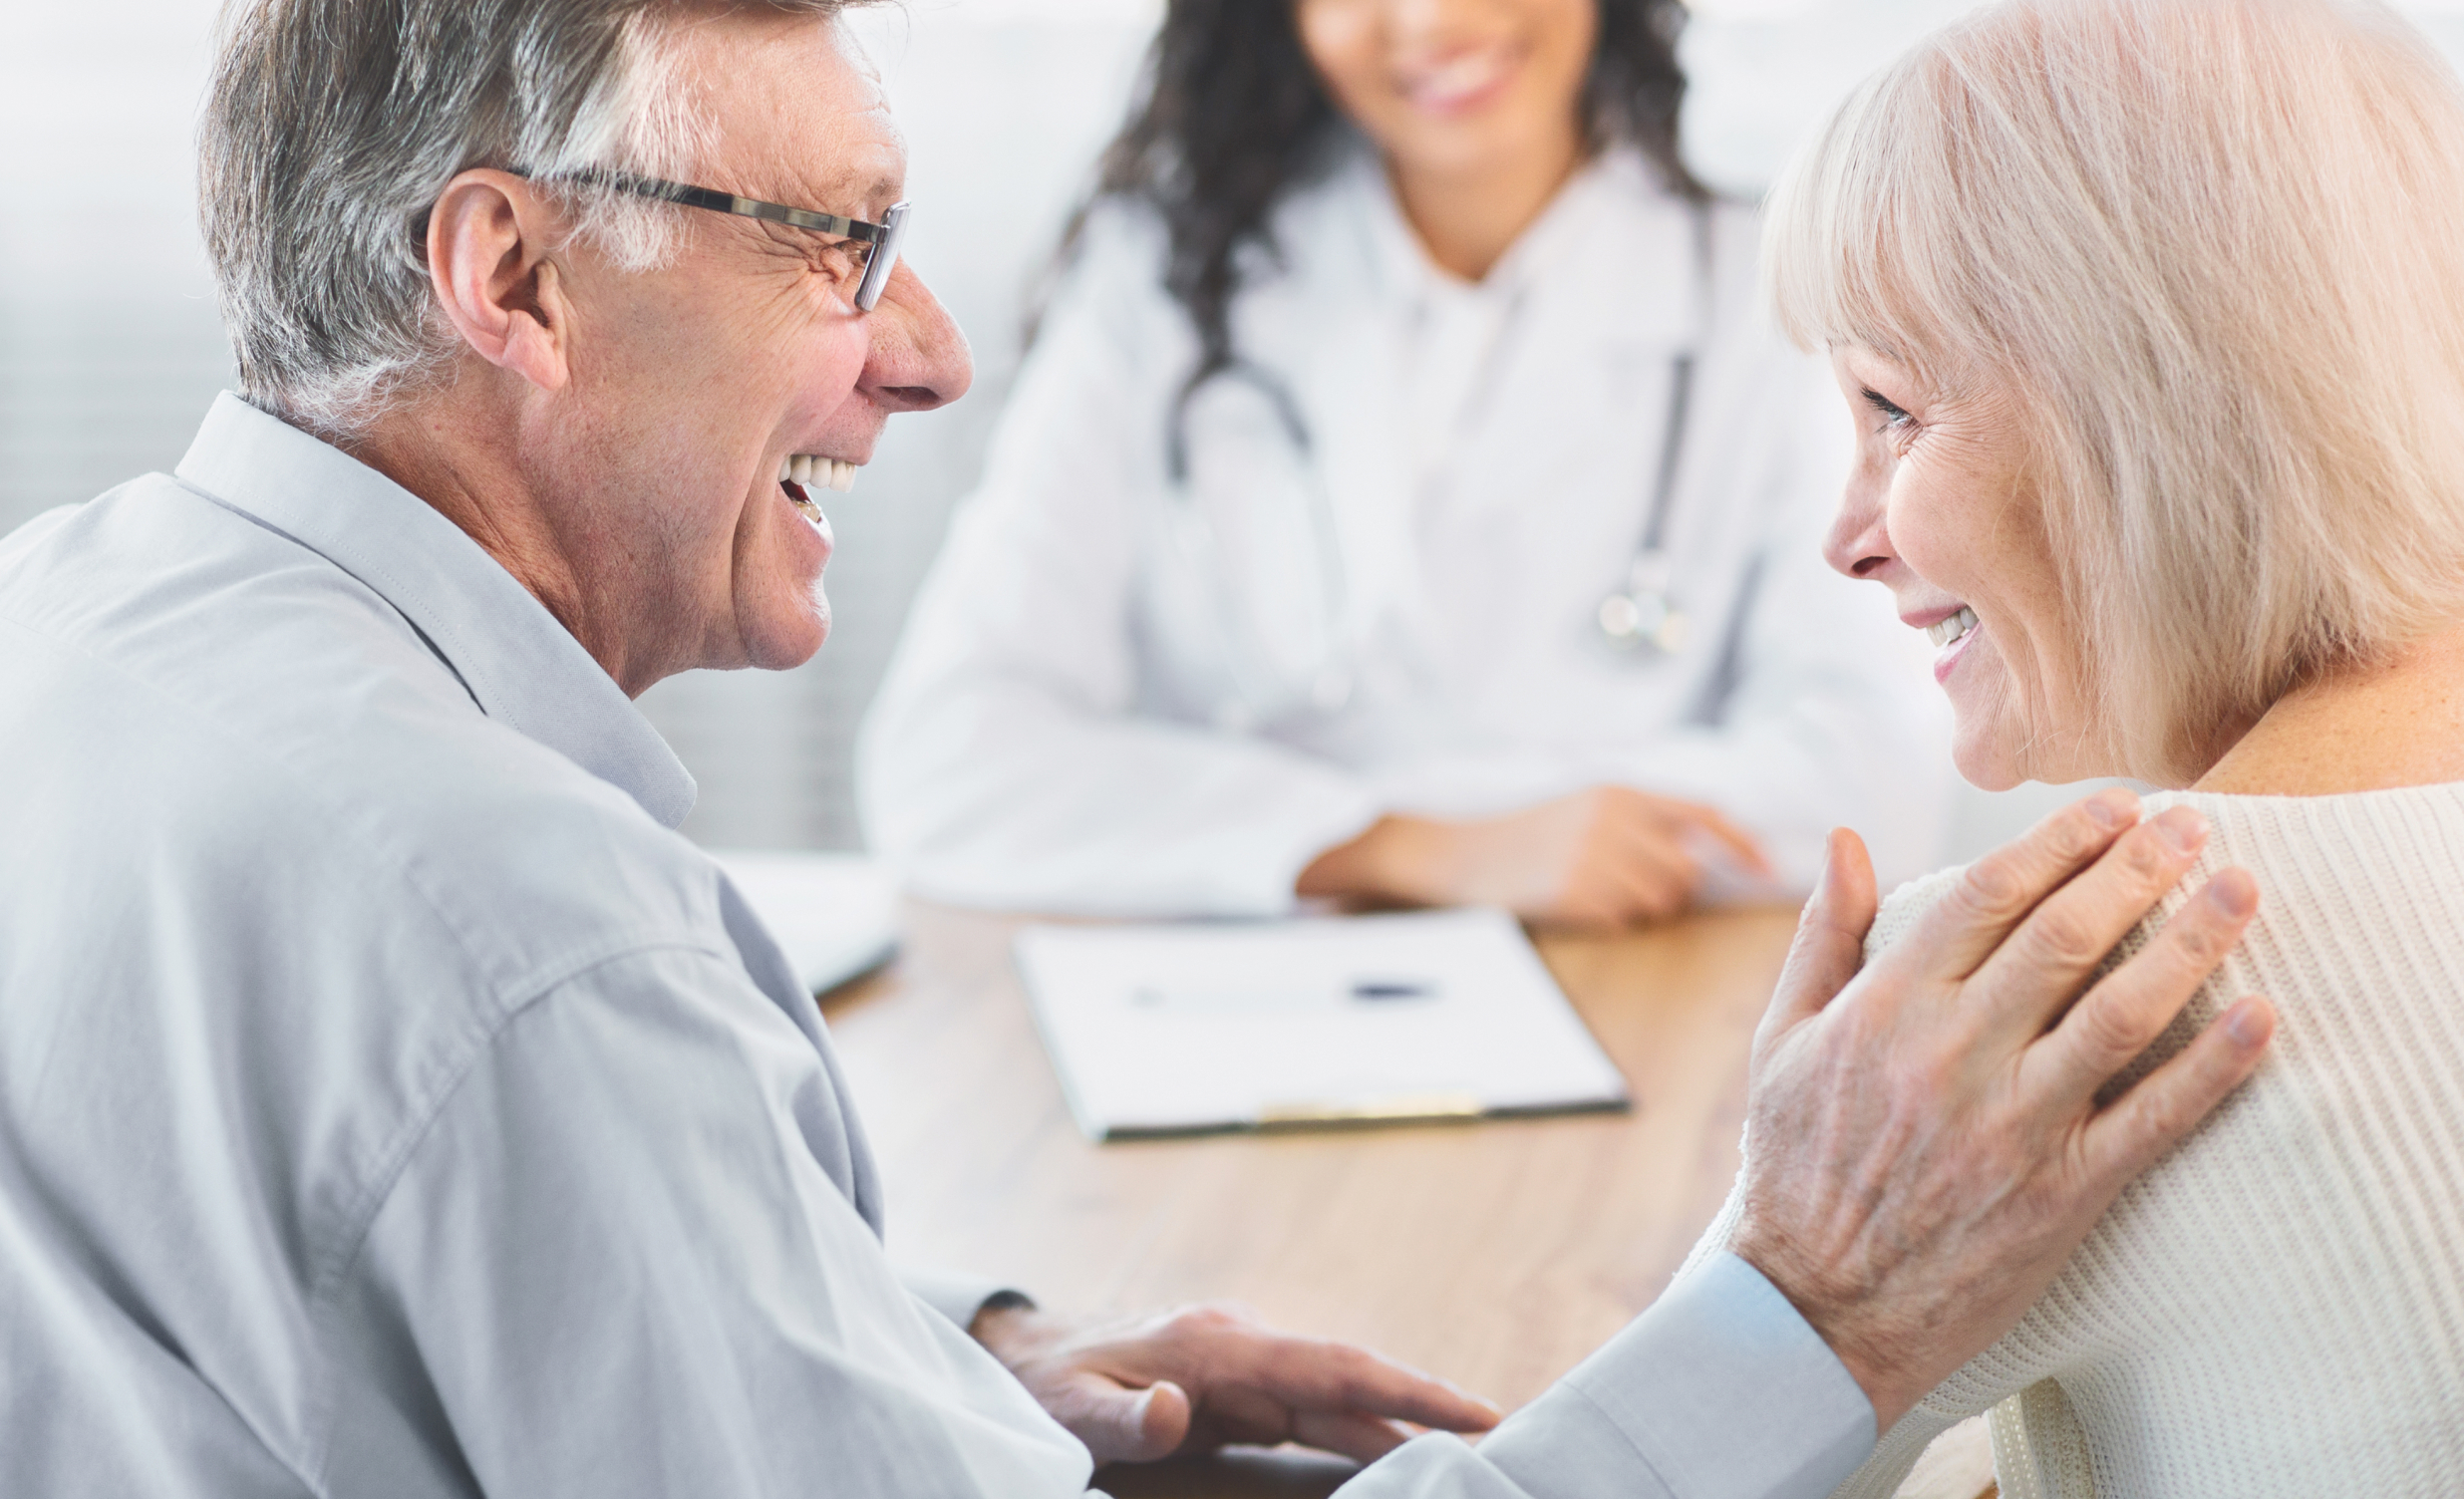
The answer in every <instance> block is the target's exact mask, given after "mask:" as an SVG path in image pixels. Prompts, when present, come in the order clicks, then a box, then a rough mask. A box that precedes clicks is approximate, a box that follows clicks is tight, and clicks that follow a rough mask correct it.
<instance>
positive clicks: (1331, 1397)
mask: <svg viewBox="0 0 2464 1499" xmlns="http://www.w3.org/2000/svg"><path fill="white" fill-rule="evenodd" d="M968 1331H970V1332H971V1333H973V1334H974V1335H975V1338H976V1341H977V1342H978V1343H981V1344H983V1345H984V1346H985V1348H986V1349H990V1350H991V1351H992V1353H993V1356H995V1357H997V1358H999V1359H1000V1360H1001V1361H1002V1362H1003V1363H1004V1364H1005V1365H1007V1366H1008V1368H1009V1370H1010V1372H1011V1373H1013V1374H1015V1375H1017V1376H1018V1380H1019V1382H1020V1383H1021V1384H1024V1385H1026V1386H1027V1389H1028V1392H1029V1393H1031V1394H1033V1395H1034V1396H1035V1397H1036V1401H1037V1403H1039V1404H1041V1405H1042V1406H1043V1407H1044V1408H1045V1409H1046V1410H1047V1411H1049V1412H1050V1413H1051V1414H1052V1416H1053V1418H1054V1419H1055V1420H1057V1421H1059V1422H1061V1424H1062V1425H1063V1426H1065V1427H1067V1428H1068V1429H1069V1431H1070V1434H1071V1435H1073V1436H1075V1437H1077V1438H1078V1440H1079V1441H1082V1442H1084V1443H1085V1444H1086V1448H1087V1450H1088V1451H1089V1452H1091V1453H1093V1454H1094V1458H1095V1462H1096V1464H1097V1465H1098V1466H1100V1465H1101V1464H1103V1463H1107V1462H1152V1461H1154V1460H1156V1459H1158V1458H1163V1457H1170V1456H1172V1455H1173V1454H1175V1453H1179V1452H1199V1451H1207V1450H1211V1449H1212V1448H1215V1447H1220V1446H1223V1445H1224V1444H1226V1443H1229V1442H1240V1443H1254V1444H1258V1445H1263V1446H1272V1445H1274V1444H1276V1443H1278V1442H1284V1441H1296V1442H1301V1443H1304V1444H1306V1445H1308V1446H1312V1447H1323V1448H1325V1449H1326V1450H1328V1451H1330V1452H1340V1453H1342V1454H1343V1455H1345V1456H1346V1457H1351V1458H1354V1459H1357V1460H1359V1461H1361V1462H1370V1461H1373V1460H1375V1459H1376V1458H1379V1457H1382V1456H1384V1455H1385V1454H1386V1453H1387V1452H1389V1451H1391V1450H1393V1449H1394V1448H1395V1447H1398V1446H1400V1445H1402V1443H1404V1442H1405V1441H1408V1440H1410V1438H1411V1437H1412V1435H1413V1434H1414V1433H1413V1431H1412V1430H1411V1429H1410V1428H1408V1427H1405V1426H1403V1425H1400V1424H1398V1423H1399V1422H1404V1421H1408V1422H1411V1423H1413V1425H1416V1426H1426V1427H1435V1428H1437V1429H1439V1430H1442V1431H1486V1430H1487V1429H1488V1428H1489V1427H1491V1426H1494V1425H1496V1424H1497V1420H1498V1416H1499V1414H1500V1412H1499V1411H1498V1409H1497V1407H1495V1406H1494V1405H1491V1404H1489V1403H1488V1402H1487V1401H1485V1400H1479V1399H1474V1398H1473V1397H1471V1396H1469V1395H1466V1394H1464V1393H1463V1392H1462V1391H1460V1390H1458V1389H1456V1388H1454V1387H1453V1386H1452V1385H1450V1384H1446V1383H1442V1382H1440V1381H1438V1380H1435V1379H1431V1378H1428V1377H1427V1376H1425V1375H1423V1374H1418V1373H1414V1372H1413V1371H1412V1370H1410V1369H1407V1368H1405V1367H1403V1366H1402V1365H1401V1364H1399V1363H1394V1362H1392V1361H1390V1360H1388V1359H1386V1358H1382V1357H1380V1356H1379V1355H1378V1354H1376V1353H1372V1352H1370V1351H1368V1350H1367V1349H1358V1348H1354V1347H1352V1346H1351V1345H1349V1344H1342V1343H1329V1342H1325V1341H1323V1340H1320V1339H1315V1338H1295V1337H1292V1336H1290V1335H1288V1334H1283V1333H1277V1332H1275V1331H1273V1330H1272V1329H1270V1328H1268V1327H1266V1326H1265V1325H1263V1324H1261V1323H1259V1322H1258V1321H1257V1320H1256V1319H1254V1318H1252V1317H1250V1316H1248V1315H1247V1314H1245V1313H1242V1312H1238V1311H1234V1310H1231V1309H1227V1308H1220V1307H1193V1308H1188V1309H1185V1310H1182V1311H1178V1312H1172V1313H1168V1314H1165V1315H1162V1316H1158V1317H1151V1318H1147V1319H1144V1320H1133V1321H1128V1322H1121V1323H1113V1324H1107V1325H1092V1326H1090V1325H1084V1324H1079V1323H1076V1322H1073V1321H1070V1320H1068V1319H1065V1318H1059V1317H1055V1316H1053V1315H1052V1314H1050V1313H1047V1312H1044V1311H1041V1310H1039V1309H1037V1308H1033V1307H1000V1308H992V1309H988V1310H986V1311H984V1312H982V1313H980V1314H978V1315H977V1317H976V1320H975V1325H974V1326H973V1327H972V1328H970V1329H969V1330H968Z"/></svg>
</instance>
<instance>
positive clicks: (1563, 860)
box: [1295, 786, 1771, 930]
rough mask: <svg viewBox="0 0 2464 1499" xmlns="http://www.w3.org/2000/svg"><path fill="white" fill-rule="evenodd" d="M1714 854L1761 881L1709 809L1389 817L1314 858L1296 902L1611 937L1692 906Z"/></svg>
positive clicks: (1754, 851)
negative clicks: (1490, 919) (1506, 915)
mask: <svg viewBox="0 0 2464 1499" xmlns="http://www.w3.org/2000/svg"><path fill="white" fill-rule="evenodd" d="M1706 852H1708V853H1710V854H1712V855H1713V856H1715V857H1719V858H1722V859H1725V860H1728V861H1731V862H1733V863H1735V864H1736V865H1737V866H1738V867H1739V868H1741V869H1743V870H1744V871H1746V872H1748V873H1750V874H1754V875H1760V876H1768V875H1769V873H1770V872H1771V870H1770V864H1769V861H1768V860H1766V859H1765V858H1764V857H1763V854H1762V850H1761V849H1760V848H1759V847H1757V846H1756V845H1755V843H1754V840H1753V839H1752V838H1751V837H1749V836H1747V835H1746V834H1745V833H1744V832H1743V831H1741V830H1740V829H1739V828H1737V826H1736V825H1735V824H1734V823H1731V822H1730V821H1729V820H1728V819H1727V818H1725V817H1723V816H1721V815H1720V814H1719V813H1718V812H1717V811H1714V810H1713V809H1711V808H1710V807H1707V806H1699V805H1696V804H1695V803H1694V802H1691V801H1680V800H1678V799H1676V798H1675V797H1671V796H1655V795H1653V794H1652V793H1650V792H1648V791H1638V790H1635V789H1633V788H1632V787H1629V786H1595V787H1593V788H1592V789H1590V790H1588V791H1578V792H1576V793H1575V794H1573V795H1571V796H1561V797H1559V798H1557V799H1556V800H1554V801H1544V802H1542V803H1540V804H1539V805H1537V806H1531V807H1525V808H1524V809H1522V810H1521V811H1516V812H1509V813H1507V814H1506V815H1504V816H1501V817H1486V818H1479V819H1475V820H1465V821H1451V820H1445V819H1440V818H1434V817H1413V816H1401V815H1394V816H1386V817H1382V818H1380V819H1379V820H1378V821H1377V823H1376V824H1374V825H1373V826H1372V827H1371V828H1370V829H1369V831H1367V832H1365V833H1363V834H1361V835H1360V836H1359V837H1357V838H1355V839H1353V840H1352V841H1351V842H1349V843H1346V844H1343V845H1342V846H1340V847H1338V848H1333V849H1329V850H1328V851H1327V852H1325V853H1323V854H1320V855H1319V856H1318V858H1317V859H1316V860H1315V861H1314V862H1312V863H1311V864H1310V866H1309V868H1308V869H1306V870H1304V871H1303V872H1302V874H1301V878H1300V881H1299V883H1298V885H1297V886H1296V887H1295V888H1296V889H1297V891H1298V893H1299V894H1301V895H1304V896H1337V897H1351V898H1358V899H1368V900H1385V901H1402V902H1406V903H1409V904H1413V905H1426V906H1452V905H1492V906H1504V907H1505V908H1506V909H1508V910H1510V911H1512V912H1514V913H1515V914H1516V915H1517V916H1520V917H1522V918H1524V919H1525V920H1527V921H1531V922H1536V923H1539V924H1540V925H1543V926H1557V927H1573V928H1581V929H1590V930H1614V929H1617V928H1620V927H1629V926H1635V925H1638V924H1640V923H1643V922H1647V921H1657V920H1662V919H1664V918H1667V917H1671V916H1675V915H1677V914H1678V913H1679V912H1682V911H1684V910H1685V909H1686V908H1687V907H1688V906H1689V905H1691V904H1693V903H1694V895H1695V892H1696V891H1697V890H1699V889H1700V887H1701V884H1702V873H1703V871H1702V862H1701V861H1702V857H1703V855H1704V853H1706Z"/></svg>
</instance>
